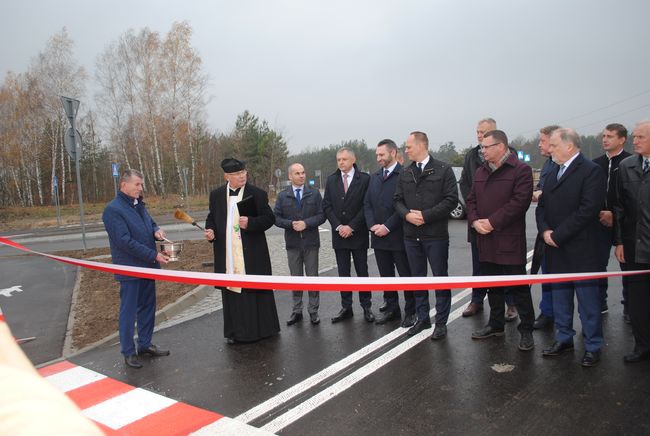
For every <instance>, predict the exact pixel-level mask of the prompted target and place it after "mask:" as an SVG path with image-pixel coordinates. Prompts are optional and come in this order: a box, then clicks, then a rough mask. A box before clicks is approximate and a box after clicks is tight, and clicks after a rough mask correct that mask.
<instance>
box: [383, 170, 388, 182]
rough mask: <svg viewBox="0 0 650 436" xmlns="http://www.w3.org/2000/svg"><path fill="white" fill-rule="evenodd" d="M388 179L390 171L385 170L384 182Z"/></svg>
mask: <svg viewBox="0 0 650 436" xmlns="http://www.w3.org/2000/svg"><path fill="white" fill-rule="evenodd" d="M387 178H388V170H386V169H384V180H386V179H387Z"/></svg>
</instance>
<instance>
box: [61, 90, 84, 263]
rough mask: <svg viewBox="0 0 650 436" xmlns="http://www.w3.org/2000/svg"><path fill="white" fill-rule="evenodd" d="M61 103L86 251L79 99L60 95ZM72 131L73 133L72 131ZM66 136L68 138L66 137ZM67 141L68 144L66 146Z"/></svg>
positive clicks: (82, 238) (82, 237)
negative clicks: (71, 152)
mask: <svg viewBox="0 0 650 436" xmlns="http://www.w3.org/2000/svg"><path fill="white" fill-rule="evenodd" d="M61 103H62V104H63V109H64V110H65V115H66V116H67V117H68V121H70V126H71V128H70V129H68V132H66V135H65V141H64V142H65V143H66V148H68V153H70V151H71V150H74V156H73V155H72V154H71V155H70V157H72V158H74V161H75V167H76V170H77V171H76V173H77V193H78V194H79V217H80V220H79V221H80V223H81V240H82V241H83V245H84V251H86V224H85V223H84V200H83V194H82V191H81V168H80V167H81V135H78V133H79V132H77V128H76V126H75V120H76V118H77V112H78V111H79V104H80V102H79V100H77V99H74V98H70V97H64V96H61ZM73 132H74V133H73ZM68 137H69V138H70V139H68ZM68 141H70V145H69V147H68Z"/></svg>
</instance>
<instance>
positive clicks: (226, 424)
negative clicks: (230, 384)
mask: <svg viewBox="0 0 650 436" xmlns="http://www.w3.org/2000/svg"><path fill="white" fill-rule="evenodd" d="M227 434H231V435H237V436H270V435H271V434H272V433H269V432H268V431H264V430H260V429H259V428H255V427H251V426H250V425H246V424H243V423H241V422H239V421H237V420H234V419H231V418H228V417H227V416H224V417H223V418H221V419H220V420H218V421H216V422H213V423H212V424H210V425H207V426H205V427H203V428H202V429H200V430H198V431H195V432H194V433H190V435H192V436H209V435H227Z"/></svg>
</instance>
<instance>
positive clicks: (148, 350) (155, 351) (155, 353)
mask: <svg viewBox="0 0 650 436" xmlns="http://www.w3.org/2000/svg"><path fill="white" fill-rule="evenodd" d="M145 354H148V355H149V356H152V357H162V356H169V350H163V349H161V348H158V347H156V346H155V345H154V344H151V345H149V346H148V347H144V348H140V349H139V350H138V356H144V355H145Z"/></svg>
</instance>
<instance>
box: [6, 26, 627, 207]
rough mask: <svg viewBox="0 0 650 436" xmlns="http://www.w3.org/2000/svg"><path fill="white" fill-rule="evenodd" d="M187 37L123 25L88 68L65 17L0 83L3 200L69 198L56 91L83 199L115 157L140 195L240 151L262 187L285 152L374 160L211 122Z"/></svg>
mask: <svg viewBox="0 0 650 436" xmlns="http://www.w3.org/2000/svg"><path fill="white" fill-rule="evenodd" d="M191 37H192V28H191V26H190V25H189V24H188V23H187V22H177V23H174V24H173V25H172V26H171V29H170V30H169V31H168V32H167V33H166V34H160V33H158V32H154V31H152V30H150V29H148V28H143V29H140V30H137V31H136V30H133V29H131V30H128V31H126V32H124V33H123V34H122V35H120V36H119V37H118V38H117V39H115V40H114V41H112V42H110V43H109V44H108V45H107V46H106V47H105V49H104V50H103V51H102V52H101V53H100V54H99V55H98V56H97V59H96V64H95V68H94V72H93V76H92V79H91V77H90V75H89V74H88V72H87V71H86V70H85V69H84V68H83V67H81V66H79V65H78V63H77V61H76V60H75V57H74V50H73V49H74V42H73V41H72V40H71V39H70V37H69V35H68V33H67V31H66V30H65V28H64V29H62V30H61V32H59V33H57V34H55V35H54V36H52V37H51V38H50V40H49V41H48V42H47V43H46V45H45V47H44V49H43V50H42V51H41V52H40V53H38V55H37V56H35V57H34V58H33V60H32V62H31V64H30V66H29V67H28V69H27V71H25V72H21V73H14V72H8V73H7V74H6V75H5V77H4V80H3V82H2V84H1V85H0V116H1V117H2V120H3V122H2V123H1V124H0V207H8V206H21V207H31V206H43V205H50V204H52V203H53V199H54V194H55V190H56V191H57V192H58V194H59V198H60V200H61V202H62V203H67V204H72V203H74V202H75V201H76V200H77V198H76V180H75V176H74V174H75V167H74V166H75V161H74V159H71V158H70V156H69V155H68V154H67V153H66V150H65V146H64V134H65V131H66V130H67V128H68V121H67V119H66V116H65V112H64V110H63V106H62V104H61V101H60V96H62V95H64V96H68V97H72V98H77V99H79V100H81V101H82V106H81V112H80V114H79V115H78V117H77V128H78V130H79V131H80V133H81V136H82V138H83V152H82V157H81V161H80V165H81V168H80V170H81V175H82V176H81V178H82V180H81V183H82V185H83V187H84V189H83V191H84V199H85V200H86V201H90V202H101V201H108V200H109V199H110V198H111V197H112V196H113V178H112V174H111V165H110V163H111V162H114V163H117V164H119V165H120V167H121V168H122V169H123V168H137V169H139V170H141V171H142V172H143V173H144V175H145V182H146V191H147V195H159V196H163V197H164V196H168V195H179V194H181V193H183V192H184V191H185V190H187V192H188V193H189V194H190V195H205V194H207V193H208V192H209V191H210V190H211V189H213V188H214V187H215V186H216V185H218V184H220V183H221V182H222V180H223V178H222V173H221V169H220V167H219V162H220V161H221V159H223V158H224V157H227V156H237V157H239V158H240V159H243V160H245V161H246V162H247V167H248V170H249V175H250V179H251V180H252V182H253V183H255V184H257V185H258V186H260V187H262V188H264V189H273V188H274V187H276V186H278V185H279V184H280V182H282V181H284V180H286V166H287V164H288V163H292V162H301V163H302V164H303V165H305V168H306V170H307V173H308V174H307V176H308V178H309V179H311V180H314V181H315V185H316V186H320V184H321V180H323V183H324V178H326V177H327V175H329V174H331V173H332V172H334V171H335V169H336V159H335V155H336V150H337V149H338V148H340V147H342V146H347V147H350V148H352V149H353V150H354V151H355V153H356V155H357V165H358V166H359V168H360V169H361V170H363V171H369V172H373V171H374V170H375V169H376V167H377V163H376V160H375V153H374V151H375V147H374V144H372V145H371V146H370V147H369V146H368V144H366V142H365V141H364V140H363V139H353V140H346V141H342V142H341V143H339V144H332V145H329V146H327V147H323V148H320V149H316V150H307V151H304V152H301V153H297V154H294V155H292V156H289V153H288V149H287V144H286V140H285V139H284V138H283V136H282V134H281V133H279V132H277V131H275V130H273V129H272V128H271V127H270V126H269V124H268V122H266V121H265V120H261V119H259V118H258V117H257V116H255V115H254V114H252V113H250V112H248V111H245V112H243V113H241V114H240V115H238V117H237V119H236V120H235V126H234V128H233V129H232V130H231V131H230V132H227V133H219V132H213V131H211V130H210V129H209V128H208V127H207V122H206V116H207V115H206V105H207V103H208V102H209V99H210V96H209V94H208V86H209V77H208V75H207V73H206V72H205V71H204V69H203V64H202V59H201V57H200V55H199V53H198V52H197V51H196V49H195V48H194V47H193V46H192V43H191ZM91 80H92V82H90V81H91ZM89 83H90V84H92V85H93V86H92V89H93V90H95V93H94V95H93V97H92V98H90V97H89V96H88V95H87V89H88V87H89ZM583 143H584V145H583V151H584V152H585V154H587V156H588V157H590V158H591V157H595V156H597V155H599V154H601V151H600V150H601V148H600V141H599V138H597V137H594V136H588V137H583ZM403 145H404V144H402V148H403ZM512 145H513V146H514V147H516V148H517V149H520V150H522V151H524V152H525V153H528V154H530V156H531V158H532V159H531V162H530V164H531V166H533V167H534V168H539V167H541V166H542V164H543V162H544V158H543V157H541V156H540V154H539V152H538V150H537V138H532V139H526V138H523V137H519V138H516V139H515V140H514V141H512ZM470 148H471V147H468V148H466V149H463V150H460V151H459V150H457V149H456V145H455V144H454V143H453V142H447V143H445V144H441V145H439V146H435V145H432V147H431V151H432V154H433V156H434V157H435V158H437V159H440V160H443V161H445V162H449V163H451V164H452V165H455V166H461V165H462V163H463V158H464V154H465V153H466V152H467V150H469V149H470ZM628 148H629V146H628ZM277 169H280V170H281V172H282V173H281V175H280V177H278V176H277V175H276V171H277ZM317 170H318V171H320V174H321V176H320V177H317V176H316V171H317Z"/></svg>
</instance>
